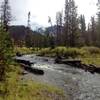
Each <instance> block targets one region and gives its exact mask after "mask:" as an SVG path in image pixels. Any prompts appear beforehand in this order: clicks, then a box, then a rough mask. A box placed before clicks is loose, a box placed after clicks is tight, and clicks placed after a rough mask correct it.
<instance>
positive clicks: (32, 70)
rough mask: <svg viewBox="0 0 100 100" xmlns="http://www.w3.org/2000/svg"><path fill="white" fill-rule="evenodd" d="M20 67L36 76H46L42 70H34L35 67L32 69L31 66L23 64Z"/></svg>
mask: <svg viewBox="0 0 100 100" xmlns="http://www.w3.org/2000/svg"><path fill="white" fill-rule="evenodd" d="M20 65H21V66H22V68H23V69H24V70H26V71H28V72H31V73H33V74H36V75H43V74H44V71H43V70H41V69H38V68H34V67H31V66H28V65H25V64H21V63H20Z"/></svg>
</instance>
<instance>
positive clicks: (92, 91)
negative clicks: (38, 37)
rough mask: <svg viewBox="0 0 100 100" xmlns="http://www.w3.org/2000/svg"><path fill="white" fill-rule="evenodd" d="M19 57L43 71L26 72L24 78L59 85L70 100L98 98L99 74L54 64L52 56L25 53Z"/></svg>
mask: <svg viewBox="0 0 100 100" xmlns="http://www.w3.org/2000/svg"><path fill="white" fill-rule="evenodd" d="M19 59H24V60H29V61H31V62H34V65H32V67H35V68H39V69H42V70H43V71H44V75H35V74H32V73H29V72H27V74H25V75H24V76H23V79H24V80H28V79H30V80H33V81H39V82H41V83H46V84H50V85H54V86H56V87H59V88H61V89H63V90H64V91H65V93H66V94H68V95H69V96H70V100H100V74H96V73H95V74H91V73H89V72H85V71H84V70H81V69H78V68H74V67H71V66H69V65H64V64H55V63H54V59H52V58H46V57H38V56H35V55H25V56H22V57H19Z"/></svg>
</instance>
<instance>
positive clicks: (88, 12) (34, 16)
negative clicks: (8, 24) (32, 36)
mask: <svg viewBox="0 0 100 100" xmlns="http://www.w3.org/2000/svg"><path fill="white" fill-rule="evenodd" d="M75 1H76V5H78V13H79V14H84V15H85V16H86V21H87V22H89V19H90V17H91V16H92V15H95V13H96V10H97V9H96V0H75ZM10 3H11V8H12V15H13V16H14V17H15V19H16V20H14V21H12V23H13V24H23V25H27V14H28V12H29V11H30V12H31V23H38V24H40V25H43V26H47V25H49V24H48V16H50V17H51V18H52V21H53V24H54V23H55V16H56V12H57V11H61V10H62V9H64V4H65V0H10Z"/></svg>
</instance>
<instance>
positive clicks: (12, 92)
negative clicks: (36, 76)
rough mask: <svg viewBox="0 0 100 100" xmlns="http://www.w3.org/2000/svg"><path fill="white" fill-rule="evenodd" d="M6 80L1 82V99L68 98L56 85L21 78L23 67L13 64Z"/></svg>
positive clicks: (42, 99)
mask: <svg viewBox="0 0 100 100" xmlns="http://www.w3.org/2000/svg"><path fill="white" fill-rule="evenodd" d="M11 69H12V71H11V72H9V73H7V80H6V82H1V83H0V100H57V98H59V99H60V100H66V99H65V96H64V92H63V91H62V90H60V89H58V88H56V87H54V86H49V85H46V84H42V83H38V82H35V81H23V80H21V79H20V75H21V72H22V71H21V69H20V67H19V66H18V65H11Z"/></svg>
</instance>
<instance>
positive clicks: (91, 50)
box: [82, 47, 100, 54]
mask: <svg viewBox="0 0 100 100" xmlns="http://www.w3.org/2000/svg"><path fill="white" fill-rule="evenodd" d="M82 50H84V51H86V52H88V53H90V54H100V48H98V47H83V48H82Z"/></svg>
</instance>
